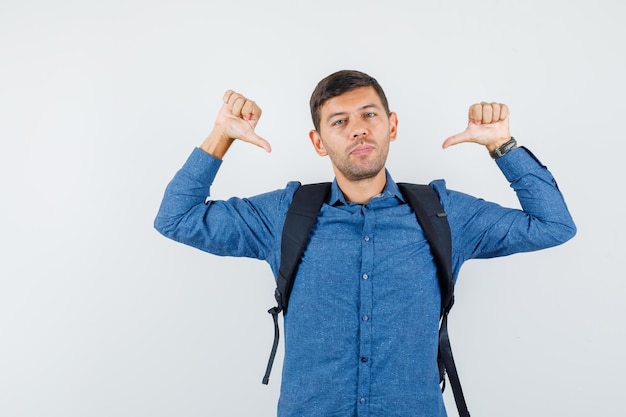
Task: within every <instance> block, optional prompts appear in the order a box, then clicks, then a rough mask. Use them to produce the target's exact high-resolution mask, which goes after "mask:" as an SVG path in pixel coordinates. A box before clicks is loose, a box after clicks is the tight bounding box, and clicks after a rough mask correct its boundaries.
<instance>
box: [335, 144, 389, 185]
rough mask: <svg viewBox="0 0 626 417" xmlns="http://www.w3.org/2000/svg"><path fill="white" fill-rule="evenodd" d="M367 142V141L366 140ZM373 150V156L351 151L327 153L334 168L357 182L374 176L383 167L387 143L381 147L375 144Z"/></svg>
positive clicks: (386, 153) (348, 178)
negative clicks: (340, 154) (343, 153)
mask: <svg viewBox="0 0 626 417" xmlns="http://www.w3.org/2000/svg"><path fill="white" fill-rule="evenodd" d="M366 143H367V142H366ZM372 145H373V146H374V150H373V152H375V153H376V155H374V158H373V159H371V160H369V159H370V158H372V155H371V154H368V155H364V156H360V155H352V154H351V151H349V152H348V153H346V154H345V155H342V156H341V157H338V155H337V154H332V155H331V154H329V156H330V159H331V161H332V162H333V165H334V166H335V168H336V169H337V170H338V171H339V172H341V174H342V175H343V176H344V177H345V178H346V179H347V180H349V181H352V182H358V181H364V180H368V179H370V178H374V177H375V176H376V175H378V174H379V173H380V171H381V170H383V169H384V168H385V163H386V161H387V155H388V153H389V143H388V142H387V143H386V145H385V146H384V147H383V148H381V147H379V146H377V145H376V144H372Z"/></svg>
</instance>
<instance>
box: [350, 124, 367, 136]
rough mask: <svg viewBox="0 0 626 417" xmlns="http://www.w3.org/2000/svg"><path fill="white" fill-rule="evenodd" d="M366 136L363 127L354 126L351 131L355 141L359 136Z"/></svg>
mask: <svg viewBox="0 0 626 417" xmlns="http://www.w3.org/2000/svg"><path fill="white" fill-rule="evenodd" d="M366 135H367V129H365V127H364V126H355V127H354V130H353V131H352V137H353V138H354V139H357V138H358V137H360V136H366Z"/></svg>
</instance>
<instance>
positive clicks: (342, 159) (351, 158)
mask: <svg viewBox="0 0 626 417" xmlns="http://www.w3.org/2000/svg"><path fill="white" fill-rule="evenodd" d="M397 125H398V119H397V116H396V114H395V113H391V114H390V115H389V116H387V114H386V113H385V109H384V108H383V105H382V103H381V101H380V98H379V97H378V95H377V94H376V91H375V90H374V89H373V88H372V87H361V88H357V89H355V90H352V91H350V92H347V93H344V94H342V95H340V96H337V97H334V98H332V99H330V100H328V101H327V102H325V103H324V104H323V105H322V107H321V109H320V128H319V131H316V130H312V131H311V132H310V133H309V137H310V139H311V142H312V143H313V146H314V147H315V150H316V151H317V153H318V154H319V155H321V156H326V155H328V156H329V157H330V160H331V162H332V164H333V169H334V170H335V175H336V176H337V177H338V179H340V178H341V177H343V178H345V179H346V180H348V181H361V180H366V179H370V178H373V177H375V176H377V175H384V171H383V168H384V167H385V162H386V160H387V154H388V152H389V142H391V141H393V140H395V139H396V134H397Z"/></svg>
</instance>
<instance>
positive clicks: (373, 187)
mask: <svg viewBox="0 0 626 417" xmlns="http://www.w3.org/2000/svg"><path fill="white" fill-rule="evenodd" d="M386 184H387V174H386V173H385V170H382V171H381V172H379V173H378V174H377V175H376V176H375V177H372V178H367V179H363V180H359V181H350V180H348V179H347V178H345V177H342V176H337V185H339V188H340V189H341V192H342V193H343V195H344V197H345V198H346V200H347V201H348V202H353V203H359V204H365V203H367V202H369V201H370V200H371V199H372V197H374V196H376V195H378V194H380V193H381V192H382V191H383V189H384V188H385V185H386Z"/></svg>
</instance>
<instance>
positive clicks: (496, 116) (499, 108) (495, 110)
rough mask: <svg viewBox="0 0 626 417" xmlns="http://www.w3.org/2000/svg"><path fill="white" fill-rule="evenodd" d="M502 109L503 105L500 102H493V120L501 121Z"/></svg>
mask: <svg viewBox="0 0 626 417" xmlns="http://www.w3.org/2000/svg"><path fill="white" fill-rule="evenodd" d="M501 111H502V106H501V105H500V103H491V121H492V122H499V121H500V113H501Z"/></svg>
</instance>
